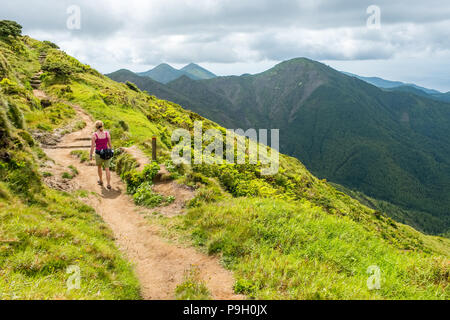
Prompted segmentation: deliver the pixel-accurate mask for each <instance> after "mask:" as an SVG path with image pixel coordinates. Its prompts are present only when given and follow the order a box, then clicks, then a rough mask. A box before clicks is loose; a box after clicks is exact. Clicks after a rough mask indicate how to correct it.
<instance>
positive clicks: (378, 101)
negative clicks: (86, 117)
mask: <svg viewBox="0 0 450 320" xmlns="http://www.w3.org/2000/svg"><path fill="white" fill-rule="evenodd" d="M112 78H113V79H116V78H114V77H112ZM121 80H122V81H123V78H122V79H121ZM139 84H140V85H142V86H140V87H141V88H146V87H145V84H143V83H139ZM166 87H167V91H166V92H164V93H162V92H161V94H163V96H164V98H166V99H173V100H174V101H176V102H178V103H181V104H182V105H183V106H185V107H187V108H189V109H191V110H193V111H195V112H198V113H199V114H200V115H202V116H205V117H207V118H209V119H211V120H214V121H217V122H218V123H220V124H221V125H224V126H226V127H228V128H243V129H247V128H280V129H282V130H281V131H280V142H281V151H282V152H283V153H286V154H289V155H291V156H295V157H296V158H298V159H300V160H301V161H302V162H303V163H304V164H305V165H306V167H307V168H308V169H310V170H311V171H312V172H313V173H314V174H315V175H317V176H319V177H323V178H326V179H328V180H330V181H333V182H335V183H339V184H341V185H343V186H345V187H347V188H351V189H354V190H358V191H360V192H363V193H365V194H367V195H368V196H370V197H372V198H375V199H379V200H381V201H387V202H391V203H393V204H394V205H395V206H399V207H401V208H402V209H403V210H404V211H405V212H408V213H409V215H410V217H408V219H406V218H405V219H402V221H411V225H414V226H415V227H417V228H419V229H420V230H422V231H425V232H428V233H433V234H440V233H444V232H446V231H447V230H448V229H450V216H449V212H448V208H449V207H450V194H449V193H448V192H447V191H446V190H448V188H449V181H450V161H449V159H450V140H449V137H450V104H447V103H444V102H437V101H434V100H431V99H429V98H428V96H427V94H426V93H423V97H422V96H419V95H416V94H411V93H410V92H401V91H399V90H393V91H386V90H381V89H379V88H376V87H374V86H372V85H369V84H367V83H365V82H364V81H360V80H358V79H356V78H354V77H349V76H346V75H344V74H342V73H341V72H338V71H336V70H333V69H331V68H329V67H327V66H325V65H323V64H321V63H318V62H315V61H311V60H308V59H293V60H290V61H286V62H283V63H281V64H279V65H277V66H275V67H274V68H272V69H270V70H267V71H265V72H263V73H260V74H256V75H244V76H240V77H237V76H231V77H218V78H214V79H210V80H203V81H193V80H191V79H188V78H187V77H182V78H178V79H177V80H174V81H172V82H170V83H169V84H168V85H167V86H166ZM411 90H415V89H411ZM170 92H176V94H175V95H173V96H172V97H170V96H168V95H170ZM155 94H160V91H159V90H157V92H156V93H155ZM180 95H181V96H183V97H184V98H183V99H180ZM186 97H187V98H186ZM417 212H421V213H420V214H418V215H416V213H417ZM422 213H423V214H422ZM388 214H390V215H391V216H392V217H394V216H398V214H396V213H395V212H390V211H388ZM436 222H437V223H436Z"/></svg>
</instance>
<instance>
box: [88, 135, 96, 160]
mask: <svg viewBox="0 0 450 320" xmlns="http://www.w3.org/2000/svg"><path fill="white" fill-rule="evenodd" d="M94 149H95V136H94V135H92V139H91V152H90V153H89V159H91V160H92V154H93V153H94Z"/></svg>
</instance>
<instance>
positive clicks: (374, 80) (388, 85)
mask: <svg viewBox="0 0 450 320" xmlns="http://www.w3.org/2000/svg"><path fill="white" fill-rule="evenodd" d="M342 73H343V74H346V75H348V76H351V77H355V78H358V79H359V80H363V81H365V82H367V83H370V84H373V85H374V86H377V87H378V88H384V89H393V88H397V87H402V86H405V87H410V88H413V89H416V90H420V91H422V92H425V93H427V94H440V93H442V92H439V91H437V90H434V89H428V88H424V87H421V86H418V85H416V84H413V83H404V82H401V81H391V80H385V79H382V78H379V77H363V76H358V75H356V74H353V73H350V72H342Z"/></svg>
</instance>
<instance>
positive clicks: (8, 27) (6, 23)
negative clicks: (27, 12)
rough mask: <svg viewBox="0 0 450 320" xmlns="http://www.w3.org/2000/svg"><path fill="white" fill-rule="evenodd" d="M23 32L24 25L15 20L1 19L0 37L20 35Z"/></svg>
mask: <svg viewBox="0 0 450 320" xmlns="http://www.w3.org/2000/svg"><path fill="white" fill-rule="evenodd" d="M21 34H22V26H21V25H20V24H18V23H17V22H15V21H10V20H0V37H9V36H12V37H18V36H20V35H21Z"/></svg>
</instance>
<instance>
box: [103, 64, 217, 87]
mask: <svg viewBox="0 0 450 320" xmlns="http://www.w3.org/2000/svg"><path fill="white" fill-rule="evenodd" d="M119 71H121V70H119ZM115 73H116V72H114V73H112V74H111V75H112V76H114V75H115ZM137 75H138V76H143V77H150V78H152V79H153V80H155V81H158V82H159V83H163V84H166V83H169V82H170V81H173V80H176V79H178V78H180V77H182V76H186V77H188V78H190V79H192V80H204V79H212V78H215V77H216V75H215V74H214V73H212V72H210V71H208V70H206V69H205V68H202V67H200V66H199V65H197V64H195V63H190V64H188V65H187V66H185V67H183V68H182V69H180V70H177V69H175V68H173V67H171V66H170V65H168V64H166V63H162V64H160V65H158V66H157V67H155V68H153V69H151V70H149V71H146V72H138V73H137ZM117 81H119V80H117Z"/></svg>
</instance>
